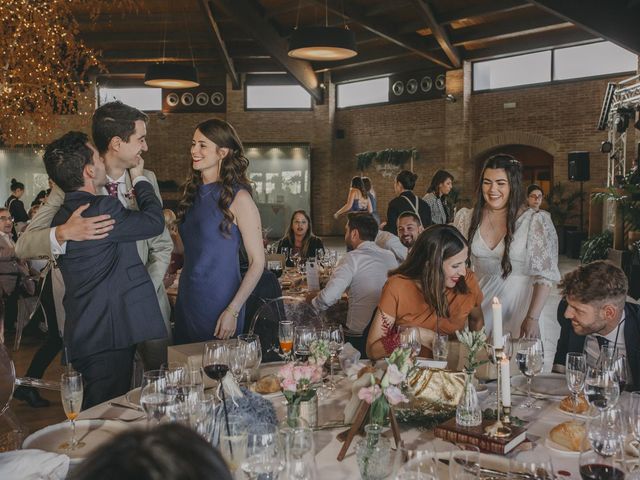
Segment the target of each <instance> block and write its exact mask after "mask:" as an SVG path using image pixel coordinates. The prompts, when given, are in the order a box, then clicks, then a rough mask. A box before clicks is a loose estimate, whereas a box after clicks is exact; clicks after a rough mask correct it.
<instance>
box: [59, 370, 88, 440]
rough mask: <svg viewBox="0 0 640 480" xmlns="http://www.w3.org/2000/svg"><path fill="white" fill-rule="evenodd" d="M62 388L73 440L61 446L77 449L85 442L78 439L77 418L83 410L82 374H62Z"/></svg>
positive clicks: (63, 404) (64, 406) (63, 402)
mask: <svg viewBox="0 0 640 480" xmlns="http://www.w3.org/2000/svg"><path fill="white" fill-rule="evenodd" d="M60 390H61V397H62V407H63V408H64V413H65V415H66V416H67V418H68V419H69V422H70V423H71V440H70V441H69V442H68V443H67V442H65V443H63V444H62V445H61V446H60V447H61V448H64V449H65V450H67V451H71V450H75V449H76V448H80V447H83V446H84V443H82V442H78V440H77V439H76V418H77V416H78V414H80V410H82V397H83V391H84V390H83V385H82V374H81V373H79V372H75V371H70V372H66V373H63V374H62V377H61V380H60Z"/></svg>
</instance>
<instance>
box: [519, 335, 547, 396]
mask: <svg viewBox="0 0 640 480" xmlns="http://www.w3.org/2000/svg"><path fill="white" fill-rule="evenodd" d="M516 361H517V362H518V368H519V369H520V372H522V374H523V375H524V376H525V377H526V379H527V399H526V400H525V401H524V402H523V403H522V404H520V405H519V406H520V407H522V408H540V407H536V406H535V405H534V404H535V401H534V400H533V399H532V398H531V382H532V381H533V377H535V376H536V375H538V374H539V373H541V372H542V367H543V364H544V349H543V347H542V340H540V339H539V338H524V339H521V340H520V342H519V343H518V352H517V353H516Z"/></svg>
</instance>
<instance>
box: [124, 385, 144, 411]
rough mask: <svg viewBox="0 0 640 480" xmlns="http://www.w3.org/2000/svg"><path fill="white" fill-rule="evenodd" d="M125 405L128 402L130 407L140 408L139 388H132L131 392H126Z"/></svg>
mask: <svg viewBox="0 0 640 480" xmlns="http://www.w3.org/2000/svg"><path fill="white" fill-rule="evenodd" d="M124 399H125V403H126V402H129V403H130V404H131V405H134V406H137V407H139V406H140V387H138V388H134V389H133V390H130V391H128V392H127V393H126V394H125V396H124Z"/></svg>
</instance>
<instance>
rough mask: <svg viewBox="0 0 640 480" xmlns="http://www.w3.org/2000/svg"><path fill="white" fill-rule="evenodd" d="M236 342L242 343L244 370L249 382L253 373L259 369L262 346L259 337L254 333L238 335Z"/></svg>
mask: <svg viewBox="0 0 640 480" xmlns="http://www.w3.org/2000/svg"><path fill="white" fill-rule="evenodd" d="M238 340H239V341H241V342H244V343H245V344H246V345H245V353H246V355H247V360H246V361H245V370H246V372H247V376H248V379H247V380H248V381H251V379H252V377H253V374H254V372H257V370H258V369H259V368H260V364H261V363H262V345H261V344H260V337H259V336H258V335H256V334H255V333H243V334H241V335H238Z"/></svg>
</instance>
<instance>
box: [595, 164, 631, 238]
mask: <svg viewBox="0 0 640 480" xmlns="http://www.w3.org/2000/svg"><path fill="white" fill-rule="evenodd" d="M593 200H594V201H604V200H613V201H615V202H616V204H617V205H618V207H619V209H620V212H621V213H622V218H623V219H624V221H625V223H626V226H627V227H628V228H629V233H628V243H627V245H629V248H631V245H633V243H634V242H636V241H638V240H640V185H639V184H636V183H632V182H631V174H629V175H627V177H626V178H625V181H624V183H623V184H622V185H620V186H619V187H618V188H613V187H612V188H609V189H608V191H606V192H599V193H594V194H593ZM625 230H626V228H625Z"/></svg>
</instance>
